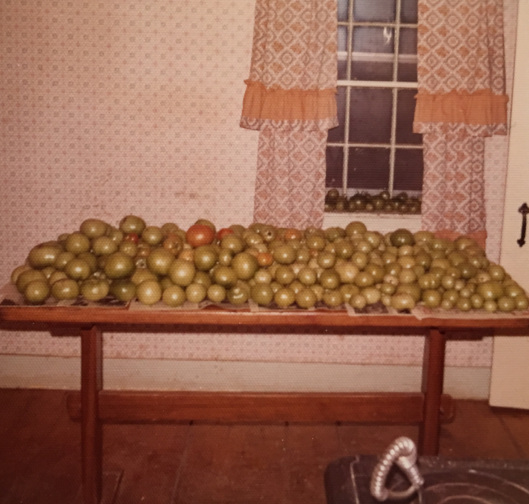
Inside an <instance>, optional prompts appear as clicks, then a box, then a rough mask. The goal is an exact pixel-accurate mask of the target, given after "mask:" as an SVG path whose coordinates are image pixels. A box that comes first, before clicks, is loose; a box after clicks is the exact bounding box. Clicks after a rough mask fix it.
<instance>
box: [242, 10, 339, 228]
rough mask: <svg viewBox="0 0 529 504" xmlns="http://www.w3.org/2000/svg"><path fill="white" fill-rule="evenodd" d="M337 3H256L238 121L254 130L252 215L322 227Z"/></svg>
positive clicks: (333, 121)
mask: <svg viewBox="0 0 529 504" xmlns="http://www.w3.org/2000/svg"><path fill="white" fill-rule="evenodd" d="M336 39H337V12H336V0H256V8H255V25H254V38H253V51H252V61H251V68H250V76H249V79H248V80H247V81H246V86H247V87H246V92H245V95H244V100H243V109H242V117H241V126H242V127H243V128H249V129H254V130H259V144H258V159H257V178H256V187H255V204H254V220H255V221H256V222H266V223H269V224H273V225H276V226H280V227H299V228H303V227H307V226H321V225H322V223H323V211H324V199H325V145H326V141H327V130H328V129H329V128H333V127H335V126H337V124H338V121H337V114H336V80H337V41H336Z"/></svg>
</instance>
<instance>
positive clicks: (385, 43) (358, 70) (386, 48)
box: [351, 26, 395, 80]
mask: <svg viewBox="0 0 529 504" xmlns="http://www.w3.org/2000/svg"><path fill="white" fill-rule="evenodd" d="M394 35H395V31H394V29H393V28H389V27H379V26H357V27H355V28H354V31H353V55H352V58H353V61H352V69H351V78H352V79H353V80H392V78H393V53H394V50H395V49H394V42H395V36H394Z"/></svg>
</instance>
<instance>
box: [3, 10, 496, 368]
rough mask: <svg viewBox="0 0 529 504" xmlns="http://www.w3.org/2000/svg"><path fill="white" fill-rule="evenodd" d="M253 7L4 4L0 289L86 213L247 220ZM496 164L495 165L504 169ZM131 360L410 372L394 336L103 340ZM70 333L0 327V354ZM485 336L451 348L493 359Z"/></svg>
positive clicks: (453, 358) (37, 349) (417, 352)
mask: <svg viewBox="0 0 529 504" xmlns="http://www.w3.org/2000/svg"><path fill="white" fill-rule="evenodd" d="M253 11H254V3H253V2H250V1H240V0H202V1H201V2H182V1H171V0H152V1H150V2H141V1H139V0H128V1H127V2H121V1H119V2H118V1H105V2H103V1H92V0H91V1H83V0H75V1H73V0H72V1H68V0H2V2H1V8H0V26H1V27H2V28H1V30H0V117H1V120H0V124H1V134H0V163H1V165H0V178H1V180H0V181H1V183H0V214H1V215H2V220H1V223H0V257H2V261H1V262H0V278H1V279H3V280H1V281H0V283H5V282H6V281H7V280H8V278H9V275H10V272H11V270H12V269H13V268H14V267H15V266H17V265H18V264H19V263H21V262H22V261H23V259H24V257H25V254H26V253H27V251H29V249H30V248H31V247H32V246H33V245H35V244H36V243H39V242H41V241H45V240H48V239H53V238H55V237H56V236H57V235H58V234H60V233H63V232H71V231H73V230H75V229H77V227H78V226H79V224H80V223H81V222H82V220H83V219H85V218H87V217H98V218H102V219H104V220H107V221H108V222H111V223H116V224H117V222H118V221H119V220H120V218H121V217H122V216H124V215H126V214H128V213H137V214H139V215H141V216H143V217H144V218H145V219H146V221H147V222H148V223H151V224H163V222H166V221H170V220H172V221H174V222H176V223H178V224H180V225H181V226H187V225H189V224H191V223H193V222H194V221H195V220H196V219H197V218H199V217H205V218H209V219H211V220H213V221H214V222H215V223H217V224H218V225H219V226H223V225H229V224H233V223H236V222H238V223H241V224H249V223H250V221H251V213H252V210H253V191H254V179H255V163H256V147H257V133H256V132H252V131H246V130H243V129H241V128H239V119H240V109H241V103H242V96H243V93H244V83H243V81H244V79H245V78H247V76H248V71H249V66H250V54H251V42H252V30H253ZM495 162H499V163H501V162H502V160H501V159H500V160H499V161H498V160H496V161H495ZM105 345H106V352H107V353H106V355H107V356H114V357H128V358H170V359H173V358H174V359H219V360H238V359H247V360H257V361H259V360H261V361H266V360H275V361H293V362H305V361H309V362H355V363H392V364H417V363H419V362H421V359H422V357H421V351H422V341H421V340H420V339H417V338H404V337H398V336H396V337H376V338H369V337H361V336H325V337H316V336H309V337H305V336H303V335H293V336H291V337H288V338H285V336H284V335H275V334H260V335H250V336H248V335H245V334H233V335H232V334H229V335H225V334H220V335H218V334H189V335H181V336H178V337H175V336H172V335H166V334H157V335H129V334H110V335H108V337H107V338H106V340H105ZM78 352H79V341H78V339H76V338H51V337H50V336H49V335H48V334H47V333H31V332H29V333H28V332H25V333H20V332H12V331H0V353H2V354H36V355H58V356H70V355H77V354H78ZM490 358H491V349H490V342H489V341H485V342H484V343H482V344H479V345H476V344H475V343H472V344H465V343H457V344H451V346H450V347H449V352H448V363H449V364H451V365H462V366H466V365H470V366H488V365H489V364H490Z"/></svg>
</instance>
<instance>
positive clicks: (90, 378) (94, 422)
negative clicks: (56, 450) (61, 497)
mask: <svg viewBox="0 0 529 504" xmlns="http://www.w3.org/2000/svg"><path fill="white" fill-rule="evenodd" d="M102 382H103V379H102V333H101V330H100V329H99V328H98V327H96V326H94V327H91V328H89V329H82V330H81V443H82V446H81V451H82V454H81V456H82V489H83V502H84V504H99V502H100V501H101V493H102V442H103V439H102V425H101V422H100V421H99V391H100V390H101V388H102Z"/></svg>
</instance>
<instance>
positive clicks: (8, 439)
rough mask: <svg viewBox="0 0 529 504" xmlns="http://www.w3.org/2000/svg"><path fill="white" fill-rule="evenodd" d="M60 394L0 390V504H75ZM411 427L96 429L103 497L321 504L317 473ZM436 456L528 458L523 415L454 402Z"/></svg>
mask: <svg viewBox="0 0 529 504" xmlns="http://www.w3.org/2000/svg"><path fill="white" fill-rule="evenodd" d="M65 396H66V393H65V392H64V391H49V390H47V391H44V390H7V389H0V408H1V410H0V411H1V413H0V433H1V435H0V504H15V503H17V504H18V503H28V504H52V503H53V504H62V503H68V504H70V503H71V504H76V503H80V502H81V499H80V439H79V437H80V436H79V434H80V425H79V424H78V423H74V422H72V421H70V420H69V418H68V416H67V413H66V404H65ZM400 435H408V436H410V437H412V438H413V439H416V436H417V428H416V427H413V426H366V425H351V424H348V425H319V424H316V425H308V424H301V425H300V424H294V425H293V424H289V425H285V424H244V425H239V424H237V425H225V424H203V423H202V424H177V425H106V426H105V427H104V466H105V467H104V470H105V481H106V485H105V494H106V496H107V498H108V494H110V495H111V494H112V493H113V492H112V489H113V487H112V482H115V481H116V480H117V481H119V487H118V490H117V492H116V497H115V500H114V502H115V503H116V504H134V503H138V504H140V503H141V504H147V503H155V504H176V503H178V504H188V503H189V504H191V503H193V504H196V503H199V504H201V503H207V504H220V503H223V504H224V503H225V504H228V503H229V504H239V503H240V504H243V503H244V504H253V503H260V502H264V503H268V504H275V503H281V504H283V503H284V504H297V503H299V504H301V503H303V504H325V494H324V488H323V472H324V470H325V467H326V466H327V464H329V463H330V462H331V461H333V460H335V459H337V458H339V457H342V456H348V455H353V454H358V453H364V454H380V453H381V452H382V450H383V449H384V448H386V446H387V445H388V444H389V443H390V442H391V441H392V440H393V439H395V438H396V437H398V436H400ZM441 455H445V456H448V457H463V458H473V457H478V458H502V459H519V458H527V457H529V412H522V411H515V410H492V409H491V408H490V407H489V406H488V405H487V404H486V403H485V402H474V401H458V402H457V403H456V418H455V420H454V421H453V422H452V423H450V424H446V425H443V428H442V435H441Z"/></svg>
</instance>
